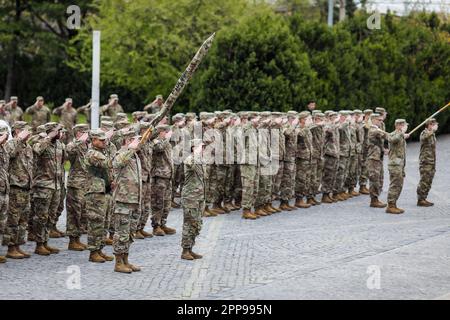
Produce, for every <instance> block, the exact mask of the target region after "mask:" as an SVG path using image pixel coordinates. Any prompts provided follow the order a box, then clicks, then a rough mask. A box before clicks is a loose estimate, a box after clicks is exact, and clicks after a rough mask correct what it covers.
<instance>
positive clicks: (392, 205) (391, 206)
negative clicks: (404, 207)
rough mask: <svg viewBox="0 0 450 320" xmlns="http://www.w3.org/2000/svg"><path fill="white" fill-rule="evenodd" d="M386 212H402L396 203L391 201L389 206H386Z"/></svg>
mask: <svg viewBox="0 0 450 320" xmlns="http://www.w3.org/2000/svg"><path fill="white" fill-rule="evenodd" d="M386 213H391V214H400V213H402V212H401V211H400V210H399V209H398V208H397V207H396V206H395V204H394V203H389V204H388V206H387V208H386Z"/></svg>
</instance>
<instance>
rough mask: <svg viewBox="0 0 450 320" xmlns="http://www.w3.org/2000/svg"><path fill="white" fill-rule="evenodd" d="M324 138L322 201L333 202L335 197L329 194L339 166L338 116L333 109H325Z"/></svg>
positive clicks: (332, 189) (332, 188) (334, 182)
mask: <svg viewBox="0 0 450 320" xmlns="http://www.w3.org/2000/svg"><path fill="white" fill-rule="evenodd" d="M325 114H326V116H327V121H326V124H325V128H324V130H325V140H324V165H323V168H324V170H323V175H322V203H333V202H336V201H337V199H334V198H333V197H332V196H331V193H332V192H333V191H334V185H335V184H336V175H337V171H338V168H339V124H338V121H339V118H338V114H337V113H336V112H334V111H331V110H329V111H326V112H325Z"/></svg>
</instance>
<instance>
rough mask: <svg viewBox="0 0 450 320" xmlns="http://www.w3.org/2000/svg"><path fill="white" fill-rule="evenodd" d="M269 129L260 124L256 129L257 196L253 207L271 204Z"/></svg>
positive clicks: (271, 174) (271, 173) (271, 169)
mask: <svg viewBox="0 0 450 320" xmlns="http://www.w3.org/2000/svg"><path fill="white" fill-rule="evenodd" d="M269 148H270V129H269V128H268V127H267V125H265V124H263V123H261V124H260V125H259V127H258V160H259V167H258V170H259V172H258V176H259V185H258V194H257V196H256V202H255V207H256V208H258V207H262V206H265V205H266V204H270V203H272V177H273V176H274V174H275V172H272V171H273V168H272V164H271V161H270V160H271V159H270V156H271V154H270V150H269Z"/></svg>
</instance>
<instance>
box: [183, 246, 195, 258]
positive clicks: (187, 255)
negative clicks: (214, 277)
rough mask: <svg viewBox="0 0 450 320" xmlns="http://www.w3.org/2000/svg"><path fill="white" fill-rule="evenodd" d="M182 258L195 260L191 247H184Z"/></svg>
mask: <svg viewBox="0 0 450 320" xmlns="http://www.w3.org/2000/svg"><path fill="white" fill-rule="evenodd" d="M181 259H184V260H194V257H193V256H192V255H191V252H190V250H189V249H183V252H182V253H181Z"/></svg>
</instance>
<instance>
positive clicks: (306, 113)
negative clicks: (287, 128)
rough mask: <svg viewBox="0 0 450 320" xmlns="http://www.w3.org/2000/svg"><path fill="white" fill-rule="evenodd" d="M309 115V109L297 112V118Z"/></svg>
mask: <svg viewBox="0 0 450 320" xmlns="http://www.w3.org/2000/svg"><path fill="white" fill-rule="evenodd" d="M310 115H311V112H309V111H302V112H300V113H299V114H298V118H299V119H305V118H307V117H309V116H310Z"/></svg>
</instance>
